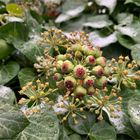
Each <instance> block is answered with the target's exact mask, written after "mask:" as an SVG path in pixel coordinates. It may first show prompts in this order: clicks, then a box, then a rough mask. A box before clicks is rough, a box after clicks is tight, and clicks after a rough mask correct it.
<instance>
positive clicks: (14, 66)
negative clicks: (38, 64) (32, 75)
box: [0, 61, 20, 85]
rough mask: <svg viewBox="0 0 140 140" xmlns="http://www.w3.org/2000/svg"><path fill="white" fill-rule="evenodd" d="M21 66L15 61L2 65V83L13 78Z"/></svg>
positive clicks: (0, 68)
mask: <svg viewBox="0 0 140 140" xmlns="http://www.w3.org/2000/svg"><path fill="white" fill-rule="evenodd" d="M19 69H20V66H19V64H18V63H16V62H14V61H10V62H8V63H7V64H5V65H0V84H1V85H4V84H6V83H8V82H9V81H10V80H12V79H13V78H14V77H15V76H16V75H17V74H18V72H19Z"/></svg>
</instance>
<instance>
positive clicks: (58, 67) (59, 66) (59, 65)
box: [56, 60, 63, 70]
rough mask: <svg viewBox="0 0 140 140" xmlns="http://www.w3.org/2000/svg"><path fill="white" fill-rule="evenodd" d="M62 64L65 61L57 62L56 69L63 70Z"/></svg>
mask: <svg viewBox="0 0 140 140" xmlns="http://www.w3.org/2000/svg"><path fill="white" fill-rule="evenodd" d="M62 64H63V61H62V60H59V61H57V62H56V69H57V70H61V68H62Z"/></svg>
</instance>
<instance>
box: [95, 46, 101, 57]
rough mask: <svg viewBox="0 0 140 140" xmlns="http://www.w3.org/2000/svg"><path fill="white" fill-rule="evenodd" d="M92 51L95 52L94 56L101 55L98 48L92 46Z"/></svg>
mask: <svg viewBox="0 0 140 140" xmlns="http://www.w3.org/2000/svg"><path fill="white" fill-rule="evenodd" d="M94 52H95V55H94V56H95V57H100V56H102V51H101V50H100V49H99V48H94Z"/></svg>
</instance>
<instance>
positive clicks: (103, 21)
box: [83, 15, 113, 29]
mask: <svg viewBox="0 0 140 140" xmlns="http://www.w3.org/2000/svg"><path fill="white" fill-rule="evenodd" d="M112 24H113V22H112V21H111V20H109V17H108V15H97V16H93V17H92V16H90V17H87V22H86V23H83V26H84V27H91V28H97V29H100V28H104V27H107V26H110V25H112Z"/></svg>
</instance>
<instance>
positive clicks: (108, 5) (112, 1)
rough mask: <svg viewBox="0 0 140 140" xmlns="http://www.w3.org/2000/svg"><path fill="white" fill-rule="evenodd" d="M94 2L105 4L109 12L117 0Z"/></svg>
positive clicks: (100, 4)
mask: <svg viewBox="0 0 140 140" xmlns="http://www.w3.org/2000/svg"><path fill="white" fill-rule="evenodd" d="M95 2H96V3H97V4H98V5H99V6H105V7H107V8H108V9H109V12H110V14H111V13H112V12H113V11H114V9H115V7H116V4H117V0H106V1H104V0H95Z"/></svg>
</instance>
